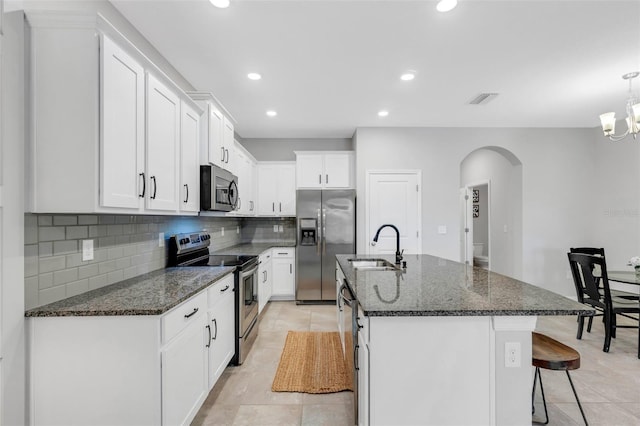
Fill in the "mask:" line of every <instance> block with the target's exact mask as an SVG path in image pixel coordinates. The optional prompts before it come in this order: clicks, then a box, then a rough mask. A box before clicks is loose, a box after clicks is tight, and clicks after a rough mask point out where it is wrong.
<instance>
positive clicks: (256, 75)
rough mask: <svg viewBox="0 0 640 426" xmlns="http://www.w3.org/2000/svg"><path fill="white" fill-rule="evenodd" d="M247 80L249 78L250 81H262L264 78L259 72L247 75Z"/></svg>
mask: <svg viewBox="0 0 640 426" xmlns="http://www.w3.org/2000/svg"><path fill="white" fill-rule="evenodd" d="M247 78H249V80H260V79H261V78H262V76H261V75H260V74H258V73H257V72H250V73H249V74H247Z"/></svg>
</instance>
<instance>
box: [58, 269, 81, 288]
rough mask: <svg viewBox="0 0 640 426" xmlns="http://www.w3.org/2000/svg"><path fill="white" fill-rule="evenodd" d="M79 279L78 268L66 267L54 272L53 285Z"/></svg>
mask: <svg viewBox="0 0 640 426" xmlns="http://www.w3.org/2000/svg"><path fill="white" fill-rule="evenodd" d="M77 279H78V268H72V269H65V270H63V271H56V272H54V273H53V285H60V284H67V283H70V282H73V281H77Z"/></svg>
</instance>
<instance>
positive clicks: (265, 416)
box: [233, 405, 302, 426]
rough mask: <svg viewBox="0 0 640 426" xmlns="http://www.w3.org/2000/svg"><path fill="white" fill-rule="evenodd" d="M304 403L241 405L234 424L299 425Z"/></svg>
mask: <svg viewBox="0 0 640 426" xmlns="http://www.w3.org/2000/svg"><path fill="white" fill-rule="evenodd" d="M301 413H302V405H241V406H240V408H239V410H238V414H237V415H236V417H235V420H234V422H233V426H245V425H246V426H256V425H263V426H289V425H290V426H298V425H300V422H301Z"/></svg>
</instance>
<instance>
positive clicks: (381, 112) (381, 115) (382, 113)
mask: <svg viewBox="0 0 640 426" xmlns="http://www.w3.org/2000/svg"><path fill="white" fill-rule="evenodd" d="M387 115H389V111H385V110H382V111H378V117H386V116H387Z"/></svg>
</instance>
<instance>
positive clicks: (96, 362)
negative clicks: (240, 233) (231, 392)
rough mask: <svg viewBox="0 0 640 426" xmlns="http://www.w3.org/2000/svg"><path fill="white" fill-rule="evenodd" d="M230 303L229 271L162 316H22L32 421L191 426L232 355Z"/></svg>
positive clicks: (232, 332)
mask: <svg viewBox="0 0 640 426" xmlns="http://www.w3.org/2000/svg"><path fill="white" fill-rule="evenodd" d="M225 288H226V289H225ZM223 290H224V291H223ZM234 305H235V304H234V297H233V274H230V275H227V276H225V277H223V278H221V279H220V280H218V281H216V282H215V283H214V284H213V285H212V286H210V287H209V288H207V289H205V290H203V291H201V292H199V293H198V294H196V295H194V296H193V297H191V298H189V299H188V300H186V301H184V302H183V303H181V304H180V305H178V306H176V307H174V308H173V309H171V310H170V311H168V312H166V313H164V314H162V315H139V316H87V317H79V316H73V317H34V318H28V320H27V327H28V336H29V342H28V346H29V364H30V371H31V375H30V382H31V383H30V389H31V391H30V395H29V401H30V402H29V407H30V413H29V416H30V424H31V425H89V424H90V425H131V426H134V425H135V426H140V425H153V426H156V425H171V426H173V425H184V424H189V423H190V422H191V421H192V420H193V418H194V417H195V415H196V413H197V412H198V410H199V409H200V407H201V406H202V403H203V402H204V400H205V398H206V397H207V394H208V392H209V390H210V389H211V388H212V387H213V385H214V384H215V381H216V380H217V379H218V378H219V377H220V374H222V371H223V370H224V368H225V367H226V366H227V364H228V363H229V361H230V360H231V358H232V357H233V354H234V348H235V347H234V343H235V341H234V321H235V316H234ZM212 324H213V327H211V325H212ZM216 328H217V330H216Z"/></svg>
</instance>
